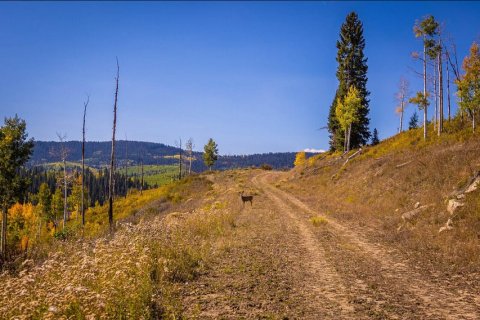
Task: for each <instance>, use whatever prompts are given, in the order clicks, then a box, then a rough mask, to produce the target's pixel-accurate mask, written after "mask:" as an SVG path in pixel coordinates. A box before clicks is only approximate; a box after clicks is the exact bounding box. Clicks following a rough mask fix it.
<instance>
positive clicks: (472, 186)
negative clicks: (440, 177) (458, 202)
mask: <svg viewBox="0 0 480 320" xmlns="http://www.w3.org/2000/svg"><path fill="white" fill-rule="evenodd" d="M479 184H480V176H477V177H475V178H474V179H473V181H472V182H471V183H470V184H469V185H468V186H467V188H466V189H465V193H470V192H473V191H475V190H477V189H478V185H479Z"/></svg>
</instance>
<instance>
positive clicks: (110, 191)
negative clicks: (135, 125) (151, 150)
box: [108, 58, 120, 233]
mask: <svg viewBox="0 0 480 320" xmlns="http://www.w3.org/2000/svg"><path fill="white" fill-rule="evenodd" d="M119 77H120V66H119V64H118V58H117V76H116V78H115V101H114V104H113V128H112V152H111V157H110V179H109V183H108V185H109V188H108V223H109V224H110V233H112V232H113V228H114V227H113V179H114V170H115V168H114V165H115V130H116V127H117V102H118V79H119Z"/></svg>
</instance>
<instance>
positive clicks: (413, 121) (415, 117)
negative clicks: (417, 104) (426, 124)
mask: <svg viewBox="0 0 480 320" xmlns="http://www.w3.org/2000/svg"><path fill="white" fill-rule="evenodd" d="M417 128H418V114H417V111H415V112H414V113H413V115H412V116H411V117H410V121H409V122H408V130H412V129H417Z"/></svg>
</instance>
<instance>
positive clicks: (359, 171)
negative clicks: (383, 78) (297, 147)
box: [282, 130, 480, 274]
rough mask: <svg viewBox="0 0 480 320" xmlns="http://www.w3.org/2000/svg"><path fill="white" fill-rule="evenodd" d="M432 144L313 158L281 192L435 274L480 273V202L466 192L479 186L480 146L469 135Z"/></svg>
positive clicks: (390, 144)
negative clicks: (366, 233) (357, 228)
mask: <svg viewBox="0 0 480 320" xmlns="http://www.w3.org/2000/svg"><path fill="white" fill-rule="evenodd" d="M430 137H431V138H430V139H429V140H428V141H427V142H424V141H423V138H421V134H420V132H418V131H415V130H412V131H409V132H405V133H402V134H401V135H397V136H395V137H393V138H391V139H389V140H386V141H384V142H382V143H381V144H380V145H377V146H375V147H368V148H366V149H365V150H363V152H362V154H361V155H358V156H357V157H354V158H353V159H351V160H350V161H348V162H347V155H345V156H344V157H341V156H339V155H323V156H319V157H314V158H312V159H311V160H310V163H309V164H306V165H305V166H303V167H300V168H296V169H295V170H294V171H293V172H292V176H291V177H290V178H289V179H288V180H285V184H284V185H282V189H284V190H288V191H289V192H292V193H293V194H295V195H296V196H298V197H299V198H301V199H302V200H303V201H306V202H307V203H309V204H310V205H312V206H314V207H315V208H318V210H320V211H322V212H324V213H326V214H328V215H330V216H332V217H335V218H336V219H339V220H341V221H342V222H345V223H349V224H352V225H358V226H361V227H362V228H364V229H365V231H369V232H370V231H371V232H372V234H375V235H376V236H377V237H378V239H379V240H380V239H381V240H382V241H386V242H388V243H390V244H391V245H393V246H395V247H397V248H398V249H399V250H401V251H403V252H404V254H405V255H406V256H415V258H416V259H419V261H422V262H423V263H425V264H424V267H427V268H428V269H429V270H431V271H432V272H437V271H438V270H439V269H440V270H443V271H445V272H454V273H457V274H460V273H465V272H467V273H468V272H480V255H479V254H478V253H479V252H480V201H479V200H480V197H479V192H478V191H473V190H472V191H473V192H467V193H465V192H464V191H465V189H467V188H468V187H469V186H470V188H471V189H474V185H475V184H478V181H479V180H480V179H479V178H478V174H479V172H480V140H479V139H478V136H476V135H472V134H471V133H468V132H465V131H462V132H457V133H452V134H445V135H444V136H442V137H436V136H434V135H433V134H432V135H431V136H430ZM353 153H354V152H351V153H350V155H351V154H353ZM479 187H480V186H479ZM452 205H454V206H456V205H458V208H457V209H456V210H454V212H452V208H451V207H452ZM449 206H450V208H449ZM416 208H419V209H417V210H415V209H416ZM449 210H450V212H449ZM449 220H450V222H448V221H449ZM447 222H448V226H449V227H448V228H447V229H448V230H445V231H443V232H439V231H440V229H441V228H442V227H445V226H446V223H447Z"/></svg>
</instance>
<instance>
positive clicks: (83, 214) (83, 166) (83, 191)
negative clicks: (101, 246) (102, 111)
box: [81, 97, 90, 226]
mask: <svg viewBox="0 0 480 320" xmlns="http://www.w3.org/2000/svg"><path fill="white" fill-rule="evenodd" d="M89 101H90V98H89V97H87V102H85V103H84V104H83V127H82V204H81V212H82V226H85V117H86V115H87V106H88V102H89Z"/></svg>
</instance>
